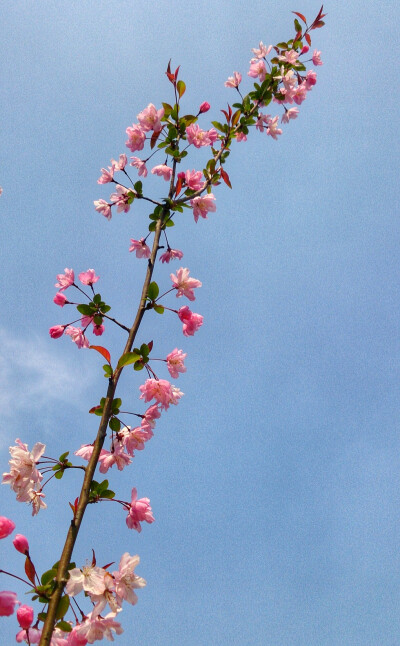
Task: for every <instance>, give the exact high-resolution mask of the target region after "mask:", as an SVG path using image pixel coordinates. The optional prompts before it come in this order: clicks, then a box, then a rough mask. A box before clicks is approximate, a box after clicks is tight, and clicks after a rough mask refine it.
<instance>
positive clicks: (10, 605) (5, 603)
mask: <svg viewBox="0 0 400 646" xmlns="http://www.w3.org/2000/svg"><path fill="white" fill-rule="evenodd" d="M17 603H19V601H18V598H17V595H16V593H15V592H8V591H6V590H3V592H0V617H9V616H10V615H12V614H13V613H14V610H15V606H16V604H17Z"/></svg>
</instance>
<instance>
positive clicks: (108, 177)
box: [97, 166, 114, 184]
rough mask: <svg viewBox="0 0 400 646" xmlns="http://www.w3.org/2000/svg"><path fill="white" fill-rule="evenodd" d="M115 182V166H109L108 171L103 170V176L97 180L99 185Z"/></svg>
mask: <svg viewBox="0 0 400 646" xmlns="http://www.w3.org/2000/svg"><path fill="white" fill-rule="evenodd" d="M112 181H114V166H109V167H108V170H107V169H106V168H102V169H101V175H100V177H99V179H98V180H97V183H98V184H108V183H109V182H112Z"/></svg>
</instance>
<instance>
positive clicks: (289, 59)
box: [278, 49, 299, 65]
mask: <svg viewBox="0 0 400 646" xmlns="http://www.w3.org/2000/svg"><path fill="white" fill-rule="evenodd" d="M278 58H279V60H280V61H283V62H284V63H288V64H289V65H296V61H297V59H298V58H299V53H298V52H296V50H295V49H288V50H286V52H283V54H282V55H281V56H278Z"/></svg>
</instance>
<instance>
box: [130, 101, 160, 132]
mask: <svg viewBox="0 0 400 646" xmlns="http://www.w3.org/2000/svg"><path fill="white" fill-rule="evenodd" d="M163 116H164V108H160V110H157V109H156V108H155V106H154V105H153V104H152V103H149V105H148V106H147V108H145V109H144V110H142V112H140V113H139V114H138V115H137V120H138V121H139V123H140V126H141V128H142V130H143V131H144V132H148V131H149V130H154V132H158V131H159V130H161V128H162V126H161V119H162V118H163Z"/></svg>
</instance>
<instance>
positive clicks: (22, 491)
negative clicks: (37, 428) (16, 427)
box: [2, 439, 46, 513]
mask: <svg viewBox="0 0 400 646" xmlns="http://www.w3.org/2000/svg"><path fill="white" fill-rule="evenodd" d="M16 443H17V445H16V446H10V449H9V450H10V455H11V459H10V461H9V465H10V472H9V473H3V480H2V483H3V484H8V485H10V487H11V489H12V490H13V491H15V493H16V494H17V500H18V501H19V502H32V504H33V500H34V499H35V495H36V494H37V495H42V496H43V494H39V492H40V482H41V480H42V479H43V476H42V474H41V473H40V471H39V470H38V469H37V468H36V464H37V462H38V461H39V460H40V458H41V456H42V455H43V453H44V451H45V449H46V446H45V445H44V444H42V443H41V442H36V444H35V445H34V447H33V448H32V451H29V449H28V445H27V444H24V443H23V442H21V440H20V439H17V440H16ZM37 490H39V492H38V491H37ZM42 506H43V505H42ZM36 513H37V512H36Z"/></svg>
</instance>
